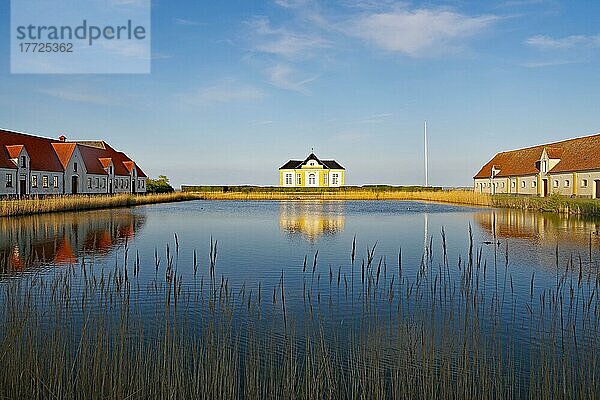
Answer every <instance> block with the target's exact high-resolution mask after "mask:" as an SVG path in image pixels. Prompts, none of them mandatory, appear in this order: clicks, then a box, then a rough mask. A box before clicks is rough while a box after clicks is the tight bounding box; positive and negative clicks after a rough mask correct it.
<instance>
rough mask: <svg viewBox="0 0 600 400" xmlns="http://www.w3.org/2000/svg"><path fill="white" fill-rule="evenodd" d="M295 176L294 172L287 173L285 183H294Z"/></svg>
mask: <svg viewBox="0 0 600 400" xmlns="http://www.w3.org/2000/svg"><path fill="white" fill-rule="evenodd" d="M293 179H294V178H293V176H292V174H285V184H286V185H291V184H292V183H293Z"/></svg>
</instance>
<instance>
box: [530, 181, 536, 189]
mask: <svg viewBox="0 0 600 400" xmlns="http://www.w3.org/2000/svg"><path fill="white" fill-rule="evenodd" d="M536 186H537V182H536V181H535V180H533V181H531V187H532V188H534V187H536Z"/></svg>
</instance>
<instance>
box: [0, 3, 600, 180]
mask: <svg viewBox="0 0 600 400" xmlns="http://www.w3.org/2000/svg"><path fill="white" fill-rule="evenodd" d="M110 1H114V2H119V1H121V2H123V1H137V0H110ZM0 20H2V21H5V22H8V21H9V20H10V11H9V7H8V2H6V1H4V2H2V3H1V4H0ZM599 26H600V2H594V1H571V2H566V1H565V2H560V1H545V0H507V1H497V2H480V1H472V2H469V1H423V2H416V1H415V2H410V1H407V2H393V1H386V0H380V1H379V0H372V1H371V0H367V1H355V0H342V1H337V2H330V1H327V2H325V1H322V2H321V1H313V0H274V1H273V0H269V1H264V2H259V1H248V0H246V1H241V0H238V1H221V2H212V1H211V2H208V1H192V0H153V3H152V41H153V43H152V53H153V59H152V73H151V74H148V75H11V74H10V59H9V56H8V54H9V26H8V24H7V23H3V24H0V35H1V37H2V38H3V39H4V40H2V41H1V42H0V54H4V57H2V58H0V60H1V62H0V127H3V128H7V129H14V130H19V131H25V132H31V133H36V134H42V135H45V136H56V137H57V136H59V134H61V133H64V134H65V135H66V136H67V137H69V138H73V139H75V138H81V139H92V138H104V139H105V140H107V141H108V142H110V143H111V144H113V145H114V146H115V147H116V148H119V149H122V150H124V151H125V152H127V153H129V154H130V155H131V156H132V157H133V158H135V159H136V160H137V161H138V163H139V164H140V165H141V166H142V168H144V169H145V170H146V172H147V173H148V174H149V175H151V176H156V175H159V174H166V175H168V176H169V177H171V179H172V181H173V182H174V183H175V184H176V185H180V184H182V183H187V184H242V183H243V184H261V185H268V184H277V183H278V175H277V168H278V167H279V166H280V165H282V164H283V163H284V162H285V161H287V160H288V159H290V158H303V157H305V156H306V155H307V154H308V153H309V152H310V149H311V148H313V147H314V149H315V152H316V153H317V155H318V156H320V157H323V158H333V159H336V160H338V161H339V162H340V163H342V164H343V165H344V166H345V167H346V168H347V171H348V172H347V184H367V183H389V184H421V183H422V182H423V155H422V146H423V143H422V140H423V138H422V131H423V121H424V120H427V121H428V126H429V141H430V183H431V184H434V185H444V186H450V185H470V184H471V183H472V180H471V177H472V176H473V175H474V174H475V173H476V172H477V170H478V169H479V167H480V166H481V165H482V164H483V163H484V162H486V161H487V160H488V159H490V158H491V157H492V156H493V154H494V153H496V152H497V151H501V150H509V149H513V148H518V147H522V146H528V145H534V144H539V143H544V142H550V141H555V140H560V139H564V138H570V137H575V136H582V135H586V134H593V133H597V132H599V131H600V128H599V127H600V106H599V105H600V79H599V78H598V61H600V56H599V55H600V54H599V53H600V28H599Z"/></svg>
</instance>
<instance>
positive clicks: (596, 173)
mask: <svg viewBox="0 0 600 400" xmlns="http://www.w3.org/2000/svg"><path fill="white" fill-rule="evenodd" d="M473 180H474V187H475V191H477V192H480V193H491V194H501V193H507V194H517V195H530V196H541V197H545V196H548V195H551V194H559V195H563V196H574V197H575V196H576V197H587V198H594V199H598V198H600V134H597V135H592V136H585V137H580V138H575V139H568V140H563V141H561V142H555V143H549V144H544V145H539V146H533V147H528V148H524V149H519V150H511V151H504V152H501V153H498V154H496V155H495V156H494V158H492V159H491V160H490V161H489V162H488V163H487V164H485V165H484V166H483V168H481V170H480V171H479V172H478V173H477V174H476V175H475V176H474V177H473Z"/></svg>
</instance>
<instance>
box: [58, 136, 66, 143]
mask: <svg viewBox="0 0 600 400" xmlns="http://www.w3.org/2000/svg"><path fill="white" fill-rule="evenodd" d="M58 140H60V141H61V142H66V141H67V137H66V136H65V135H60V136H59V137H58Z"/></svg>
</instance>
